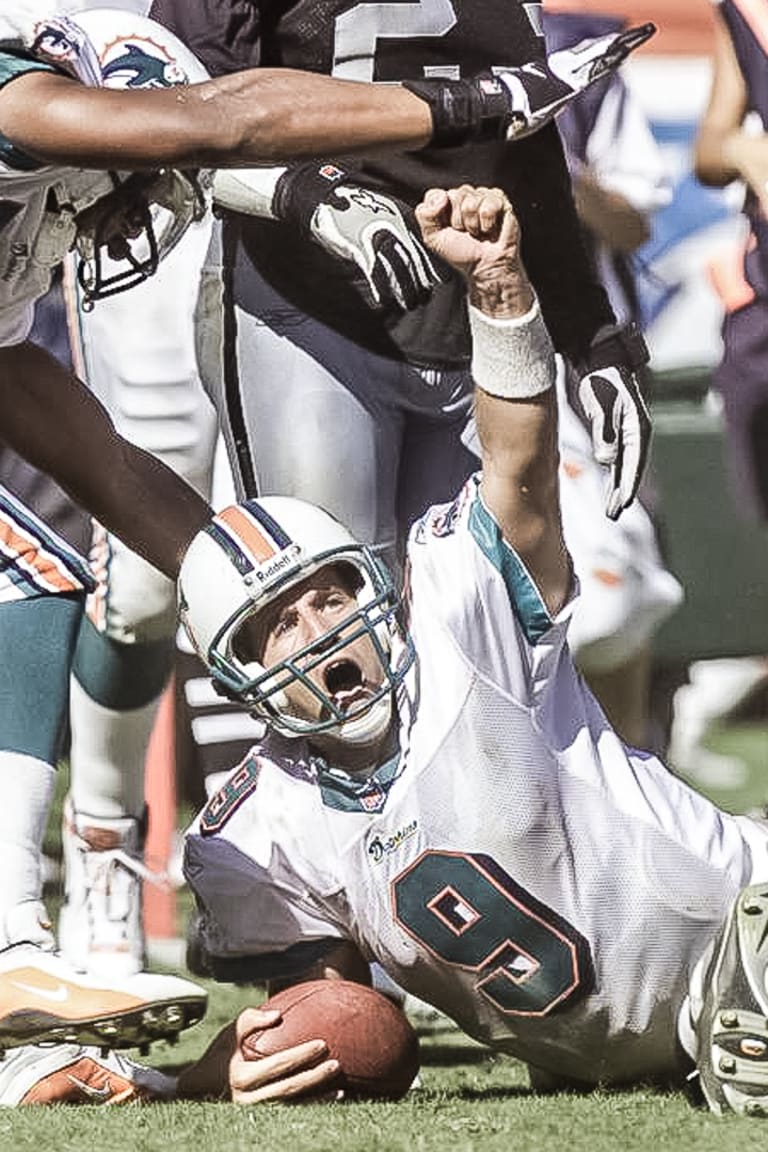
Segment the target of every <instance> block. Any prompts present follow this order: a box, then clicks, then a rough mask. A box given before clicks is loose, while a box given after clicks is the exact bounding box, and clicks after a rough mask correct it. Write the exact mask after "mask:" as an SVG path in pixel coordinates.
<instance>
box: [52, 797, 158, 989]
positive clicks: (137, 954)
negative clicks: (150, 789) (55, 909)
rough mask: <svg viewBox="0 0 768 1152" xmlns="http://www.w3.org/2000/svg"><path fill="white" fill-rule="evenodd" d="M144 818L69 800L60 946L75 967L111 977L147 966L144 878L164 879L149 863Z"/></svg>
mask: <svg viewBox="0 0 768 1152" xmlns="http://www.w3.org/2000/svg"><path fill="white" fill-rule="evenodd" d="M143 841H144V835H143V828H142V826H141V823H140V821H138V820H136V819H134V818H133V817H130V816H124V817H120V818H114V819H105V818H101V817H98V818H97V817H93V816H89V815H86V814H85V813H82V812H76V811H75V810H74V808H73V806H72V801H71V799H70V797H67V798H66V800H65V801H64V811H63V819H62V846H63V850H64V877H65V891H64V904H63V905H62V908H61V913H60V915H59V931H58V936H59V947H60V949H61V952H62V954H63V955H64V956H65V957H66V958H67V960H68V961H69V962H70V964H72V965H73V967H75V968H77V969H79V970H80V971H82V972H90V973H92V974H93V975H94V976H100V977H103V978H104V979H107V980H114V979H118V980H120V979H122V978H123V977H125V976H132V975H134V974H135V973H136V972H141V971H142V970H143V969H144V968H145V967H146V941H145V938H144V929H143V925H142V904H141V895H142V880H148V881H149V882H151V883H162V880H161V879H160V878H158V877H157V876H156V875H155V874H154V873H152V872H150V870H149V869H148V868H146V867H145V866H144V863H143V859H142V855H143V847H144V844H143Z"/></svg>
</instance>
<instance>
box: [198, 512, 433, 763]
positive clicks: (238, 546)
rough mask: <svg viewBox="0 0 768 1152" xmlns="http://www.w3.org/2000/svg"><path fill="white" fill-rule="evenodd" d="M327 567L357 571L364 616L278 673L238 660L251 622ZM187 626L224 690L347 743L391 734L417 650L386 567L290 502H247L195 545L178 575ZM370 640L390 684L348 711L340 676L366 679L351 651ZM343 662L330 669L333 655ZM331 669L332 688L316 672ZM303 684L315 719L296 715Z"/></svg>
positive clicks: (329, 520)
mask: <svg viewBox="0 0 768 1152" xmlns="http://www.w3.org/2000/svg"><path fill="white" fill-rule="evenodd" d="M328 565H342V566H344V567H346V568H347V569H349V568H350V567H351V569H353V580H352V584H353V586H354V591H355V596H356V599H357V610H356V611H355V612H353V613H352V614H351V615H350V616H349V617H347V618H346V619H345V620H344V624H343V629H333V630H331V631H330V632H327V633H325V634H324V635H323V636H321V637H319V638H318V639H316V640H315V641H313V642H312V643H310V644H308V645H306V646H305V647H303V648H302V649H301V650H300V651H298V652H295V653H294V654H293V655H292V656H290V657H289V658H287V659H285V660H282V661H280V662H279V663H277V664H274V665H273V666H271V667H270V668H269V669H267V668H265V667H264V666H263V665H262V664H260V663H258V662H257V661H256V660H255V659H251V655H250V654H248V655H247V656H241V655H239V654H238V646H237V637H238V634H239V632H240V630H241V629H242V627H243V625H244V624H245V623H246V621H249V620H252V618H253V617H254V616H255V615H256V614H257V613H259V612H261V611H262V610H263V609H264V608H266V607H267V606H268V605H270V604H272V603H273V602H274V600H275V599H276V597H278V596H280V595H281V594H282V593H283V592H285V591H286V589H288V588H291V587H292V586H293V585H295V584H297V583H299V582H300V581H302V580H305V579H306V578H307V577H308V576H311V575H312V574H313V573H315V572H317V571H319V570H320V569H321V568H324V567H327V566H328ZM179 604H180V612H181V620H182V623H183V624H184V627H185V628H186V631H187V633H188V635H189V637H190V640H191V641H192V644H193V645H194V647H195V649H196V651H197V652H198V654H199V655H200V656H201V658H202V659H203V660H204V661H205V663H206V665H207V666H208V669H209V671H210V674H211V676H212V678H213V680H214V682H215V684H216V685H217V686H218V688H219V690H220V691H221V692H222V693H223V694H224V695H227V696H229V697H230V698H232V699H236V700H238V701H241V702H242V703H244V704H245V705H246V706H247V707H248V709H249V710H250V711H251V712H252V713H253V714H254V715H256V716H257V717H259V718H261V719H264V720H265V721H267V723H268V724H269V725H271V726H272V727H273V728H275V729H277V730H278V731H280V732H282V733H283V734H284V735H287V736H306V735H309V734H312V733H319V732H328V733H332V734H333V736H334V737H335V738H336V739H339V740H342V741H344V742H346V743H347V744H352V745H360V744H368V743H371V742H372V741H374V740H376V739H378V738H379V737H380V736H382V735H384V733H385V732H386V730H387V728H388V726H389V724H390V721H391V718H392V709H393V693H394V692H395V690H396V689H397V688H398V686H399V685H400V684H401V683H402V680H403V677H404V676H405V673H406V672H407V670H408V668H409V667H410V665H411V663H412V661H413V657H414V650H413V645H412V643H411V640H410V637H408V635H407V633H406V631H405V629H404V627H403V622H402V619H401V615H402V600H401V597H400V595H399V593H398V592H397V590H396V589H395V586H394V584H393V581H392V578H391V576H390V574H389V572H388V571H387V569H386V568H385V567H384V566H383V565H382V564H381V562H380V561H379V560H378V559H377V558H376V556H375V555H374V554H373V552H372V551H371V550H370V549H369V548H367V547H365V546H364V545H361V544H359V543H358V542H357V541H356V540H355V539H354V537H352V536H351V535H350V533H349V532H348V531H347V529H346V528H344V527H343V526H342V525H341V524H340V523H339V522H338V521H337V520H335V519H334V518H333V517H332V516H330V515H329V514H328V513H327V512H324V511H323V510H322V509H320V508H317V507H315V506H314V505H312V504H308V503H305V502H304V501H303V500H297V499H294V498H293V497H289V496H265V497H262V498H261V499H258V500H247V501H245V502H244V503H242V504H237V505H232V506H230V507H229V508H225V509H224V510H223V511H221V512H219V513H218V514H217V515H216V516H215V517H214V519H213V520H212V522H211V523H210V524H209V525H208V526H207V527H206V528H205V529H203V531H202V532H199V533H198V535H197V536H196V537H195V539H194V540H193V541H192V543H191V544H190V546H189V549H188V551H187V554H186V556H185V557H184V561H183V563H182V566H181V572H180V576H179ZM362 635H367V636H368V637H369V638H370V640H371V642H372V644H373V647H374V650H375V652H376V654H377V656H378V658H379V661H380V663H381V667H382V682H381V685H380V687H379V688H378V689H377V690H376V691H374V692H373V693H372V694H370V695H367V696H366V698H365V700H364V701H361V702H360V703H357V704H352V705H351V707H350V708H349V709H348V710H347V709H346V708H345V706H344V705H343V704H340V703H339V702H338V701H337V700H336V699H335V698H334V682H333V678H334V677H337V678H339V680H341V681H343V682H344V683H345V684H346V685H348V683H349V681H350V678H351V679H352V680H354V677H355V675H360V672H359V669H357V668H356V666H355V665H354V663H353V662H352V661H350V660H345V659H344V651H343V650H344V648H345V646H346V645H348V644H349V643H350V641H352V640H356V639H357V638H358V637H360V636H362ZM336 653H338V654H339V659H338V661H336V662H335V664H334V663H331V664H330V665H329V664H328V660H329V657H331V656H333V655H335V654H336ZM320 664H324V665H325V671H324V674H323V676H324V687H319V686H318V685H317V684H316V683H314V682H313V681H312V680H311V679H310V676H309V674H310V673H311V672H312V670H313V669H315V668H317V667H318V666H319V665H320ZM293 682H300V683H301V684H303V685H304V686H305V687H306V688H308V689H309V691H310V692H311V693H312V694H313V695H314V696H315V698H316V699H317V700H318V701H319V703H320V706H321V712H320V717H319V718H318V719H317V720H310V719H307V718H305V717H303V716H299V715H297V714H296V713H295V712H293V711H292V710H291V707H290V704H289V700H288V697H287V696H286V693H285V689H286V688H287V687H288V685H289V684H291V683H293Z"/></svg>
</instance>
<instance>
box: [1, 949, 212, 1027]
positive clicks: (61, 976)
mask: <svg viewBox="0 0 768 1152" xmlns="http://www.w3.org/2000/svg"><path fill="white" fill-rule="evenodd" d="M206 1000H207V995H206V993H205V991H204V989H202V988H199V987H198V986H197V985H196V984H192V983H191V982H190V981H188V980H182V979H180V978H179V977H176V976H160V975H155V974H154V973H150V972H140V973H138V974H137V975H135V976H129V977H126V978H125V979H123V980H116V981H113V982H111V983H107V982H105V981H102V980H98V979H96V978H95V977H92V976H88V975H86V974H84V973H80V972H77V971H75V969H74V968H72V967H71V966H70V965H69V964H68V963H67V961H66V960H65V959H64V957H63V956H60V955H59V954H58V953H55V952H45V951H43V950H42V949H41V948H39V947H35V946H34V945H32V944H28V943H19V944H15V945H12V946H11V947H8V948H5V949H4V950H3V951H1V952H0V1049H2V1048H15V1047H17V1046H18V1045H20V1044H36V1043H40V1042H43V1041H46V1042H48V1041H53V1042H57V1043H62V1044H65V1043H69V1044H97V1045H100V1046H102V1047H109V1048H133V1047H140V1048H146V1047H147V1046H148V1045H149V1044H150V1043H151V1042H152V1041H153V1040H175V1039H176V1037H177V1036H178V1034H179V1032H181V1031H183V1029H185V1028H189V1027H190V1025H192V1024H196V1023H197V1022H198V1020H201V1019H202V1018H203V1016H204V1015H205V1008H206Z"/></svg>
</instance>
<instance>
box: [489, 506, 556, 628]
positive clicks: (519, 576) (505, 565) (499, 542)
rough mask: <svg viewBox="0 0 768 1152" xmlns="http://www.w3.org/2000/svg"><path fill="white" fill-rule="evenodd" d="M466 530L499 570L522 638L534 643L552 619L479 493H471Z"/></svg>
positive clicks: (549, 625)
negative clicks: (467, 528) (473, 494)
mask: <svg viewBox="0 0 768 1152" xmlns="http://www.w3.org/2000/svg"><path fill="white" fill-rule="evenodd" d="M469 530H470V532H471V533H472V536H473V538H474V540H475V542H476V544H477V545H478V547H479V548H480V551H481V552H483V554H484V555H485V556H487V557H488V559H489V560H490V562H491V564H493V566H494V568H495V569H496V570H497V572H499V573H500V574H501V576H502V578H503V580H504V584H505V585H506V589H507V595H508V596H509V602H510V604H511V605H512V608H513V610H514V613H515V615H516V616H517V618H518V620H519V621H520V626H521V627H522V629H523V632H524V633H525V638H526V640H527V641H528V643H529V644H537V643H538V642H539V640H541V638H542V636H543V635H544V634H545V633H546V632H548V631H549V629H550V627H551V626H552V620H551V619H550V615H549V613H548V612H547V609H546V608H545V606H544V602H543V600H542V599H541V596H540V594H539V590H538V588H537V587H536V585H535V584H534V583H533V581H532V580H531V578H530V576H529V575H528V573H527V572H526V570H525V566H524V565H523V563H522V561H521V560H520V557H519V556H518V555H517V553H516V552H515V551H514V549H513V548H510V546H509V544H507V542H506V540H505V539H504V537H503V536H502V534H501V529H500V528H499V526H498V524H497V523H496V521H495V520H494V518H493V516H491V514H490V512H489V511H488V509H487V508H486V507H485V505H484V504H483V502H482V500H481V499H480V497H479V495H478V496H475V499H474V500H473V502H472V507H471V509H470V512H469Z"/></svg>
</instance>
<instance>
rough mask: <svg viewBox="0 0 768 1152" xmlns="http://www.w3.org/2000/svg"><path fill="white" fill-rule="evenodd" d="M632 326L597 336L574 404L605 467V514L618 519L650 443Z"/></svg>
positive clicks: (639, 346)
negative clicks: (607, 476)
mask: <svg viewBox="0 0 768 1152" xmlns="http://www.w3.org/2000/svg"><path fill="white" fill-rule="evenodd" d="M647 359H648V353H647V349H646V348H645V342H644V340H643V338H642V336H641V335H640V333H639V331H638V330H637V329H636V328H634V326H629V327H628V328H627V329H623V330H622V329H611V330H610V331H608V332H607V333H602V334H598V337H597V338H596V339H595V341H594V342H593V344H592V347H591V349H590V354H589V357H588V363H587V365H586V367H585V368H582V371H583V372H584V374H583V375H582V378H581V382H580V384H579V400H580V401H581V405H582V407H583V409H584V412H585V414H586V416H587V419H588V420H589V423H590V426H591V432H592V449H593V452H594V455H595V459H596V460H597V462H598V464H602V465H603V466H604V467H606V468H609V469H610V483H609V487H608V494H607V498H606V506H605V513H606V516H608V517H609V518H610V519H611V520H618V518H619V516H620V515H621V513H622V512H623V511H624V509H625V508H627V507H629V505H630V504H631V503H632V501H633V500H634V498H635V496H636V495H637V490H638V488H639V486H640V481H641V480H642V478H643V472H644V470H645V463H646V460H647V458H648V449H649V447H650V443H651V418H650V415H649V413H648V407H647V405H646V403H645V399H644V398H643V394H642V389H641V386H640V380H639V377H638V374H637V370H638V369H639V368H640V367H641V366H642V365H643V364H644V363H646V362H647Z"/></svg>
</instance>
